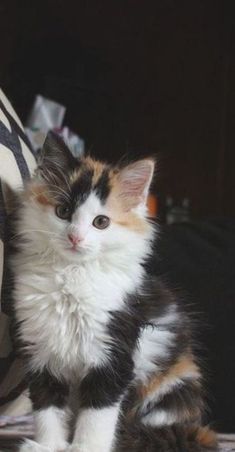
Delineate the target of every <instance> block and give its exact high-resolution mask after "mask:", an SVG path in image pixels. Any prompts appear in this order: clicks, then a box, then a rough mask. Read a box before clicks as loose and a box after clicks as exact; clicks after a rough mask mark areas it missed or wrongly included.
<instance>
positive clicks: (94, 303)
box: [16, 261, 139, 378]
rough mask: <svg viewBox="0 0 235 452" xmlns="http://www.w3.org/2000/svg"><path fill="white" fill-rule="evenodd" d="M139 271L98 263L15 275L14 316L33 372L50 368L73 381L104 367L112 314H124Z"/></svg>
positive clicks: (42, 267) (39, 267)
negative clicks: (127, 293)
mask: <svg viewBox="0 0 235 452" xmlns="http://www.w3.org/2000/svg"><path fill="white" fill-rule="evenodd" d="M18 268H20V267H18ZM136 271H137V268H135V271H134V272H133V271H132V272H130V271H129V273H128V272H123V271H121V270H118V269H117V268H115V270H113V271H112V270H110V269H109V268H108V267H107V266H106V267H105V266H104V265H102V266H101V265H100V263H99V262H98V261H94V262H90V263H86V264H85V263H84V264H83V265H80V266H77V265H73V264H70V265H67V266H64V264H61V263H58V262H57V263H53V264H52V263H50V264H49V263H47V264H46V263H45V262H44V263H41V264H40V263H38V262H37V264H36V263H35V266H34V265H33V263H32V262H30V264H24V265H23V266H22V267H21V269H20V270H18V272H17V283H16V295H17V299H16V315H17V319H18V320H20V321H22V326H21V337H22V339H23V341H24V342H25V343H27V344H29V345H28V347H29V349H30V352H31V355H32V360H31V364H32V366H33V368H34V369H40V368H43V367H44V366H45V365H46V366H48V367H49V368H50V370H51V371H52V372H53V373H54V374H56V375H60V374H62V375H64V376H65V377H67V378H68V377H69V378H70V377H71V376H72V375H73V373H76V376H78V374H79V375H80V376H81V377H82V376H83V375H84V374H86V372H87V370H88V369H89V368H90V367H91V366H94V365H100V364H101V363H104V362H105V361H106V360H107V359H108V356H109V344H110V340H111V338H110V337H109V336H108V333H107V323H108V321H109V317H110V311H111V310H112V311H113V310H117V309H120V308H121V306H122V304H123V302H124V301H123V300H124V295H125V293H126V292H127V291H128V292H129V291H132V290H133V289H134V287H135V284H136V276H139V275H136ZM138 272H139V270H138V271H137V273H138Z"/></svg>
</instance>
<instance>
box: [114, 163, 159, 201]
mask: <svg viewBox="0 0 235 452" xmlns="http://www.w3.org/2000/svg"><path fill="white" fill-rule="evenodd" d="M154 166H155V164H154V160H152V159H143V160H138V161H137V162H135V163H131V164H130V165H128V166H126V167H125V168H123V169H122V170H121V171H120V173H119V184H120V187H119V190H120V191H119V193H120V195H121V197H122V198H123V199H124V200H126V201H127V204H128V205H129V207H130V208H132V207H135V206H137V205H139V204H145V202H146V199H147V196H148V191H149V187H150V184H151V181H152V178H153V173H154Z"/></svg>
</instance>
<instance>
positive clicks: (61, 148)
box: [39, 131, 77, 174]
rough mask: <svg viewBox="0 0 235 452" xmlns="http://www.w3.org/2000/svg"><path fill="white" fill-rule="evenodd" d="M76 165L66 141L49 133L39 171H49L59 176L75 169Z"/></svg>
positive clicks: (41, 155) (41, 156)
mask: <svg viewBox="0 0 235 452" xmlns="http://www.w3.org/2000/svg"><path fill="white" fill-rule="evenodd" d="M76 163H77V161H76V159H75V157H73V155H72V153H71V151H70V150H69V148H68V147H67V146H66V144H65V142H64V140H63V139H62V138H61V137H60V136H59V135H57V134H56V133H55V132H52V131H51V132H48V134H47V136H46V139H45V142H44V145H43V147H42V150H41V153H40V155H39V170H41V171H42V172H43V170H44V169H48V170H49V171H52V172H54V173H58V174H59V173H61V171H62V172H67V171H68V170H71V169H73V168H74V166H75V165H76Z"/></svg>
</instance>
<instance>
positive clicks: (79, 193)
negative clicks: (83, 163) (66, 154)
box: [71, 169, 94, 209]
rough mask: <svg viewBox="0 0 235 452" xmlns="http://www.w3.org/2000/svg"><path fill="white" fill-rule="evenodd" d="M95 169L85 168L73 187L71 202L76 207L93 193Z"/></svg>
mask: <svg viewBox="0 0 235 452" xmlns="http://www.w3.org/2000/svg"><path fill="white" fill-rule="evenodd" d="M93 174H94V171H93V170H92V169H84V170H83V171H82V173H81V175H80V176H79V178H78V180H77V181H76V182H74V183H73V185H72V187H71V202H72V205H73V206H74V209H75V207H76V206H77V205H81V204H83V203H84V202H85V201H86V199H87V198H88V196H89V194H90V193H91V189H92V177H93Z"/></svg>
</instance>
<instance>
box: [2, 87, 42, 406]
mask: <svg viewBox="0 0 235 452" xmlns="http://www.w3.org/2000/svg"><path fill="white" fill-rule="evenodd" d="M34 168H35V158H34V155H33V153H32V150H31V146H30V143H29V141H28V139H27V137H26V135H25V133H24V130H23V126H22V124H21V122H20V120H19V118H18V116H17V115H16V113H15V111H14V109H13V108H12V106H11V104H10V103H9V101H8V99H7V98H6V96H5V95H4V93H3V92H2V90H0V181H1V183H0V294H1V298H0V303H1V312H0V414H5V413H7V414H11V407H13V406H14V407H15V405H16V400H18V399H19V400H20V403H21V404H22V397H23V398H24V396H23V395H22V388H23V370H22V363H21V362H20V361H19V359H18V358H17V357H16V356H15V353H14V350H13V348H12V344H11V341H10V336H9V325H10V307H9V303H8V299H9V297H10V292H11V284H10V281H11V279H10V277H9V272H8V270H7V266H6V265H4V262H6V256H4V239H5V238H6V234H7V229H6V216H7V209H8V205H7V197H6V195H5V194H6V191H5V190H4V182H6V183H7V184H8V185H9V186H10V187H12V188H13V189H17V188H20V187H21V186H22V184H23V181H24V180H25V179H27V178H29V177H30V174H31V173H32V172H33V170H34ZM4 193H5V194H4ZM17 398H18V399H17ZM23 405H24V404H23ZM23 405H22V406H23ZM20 411H21V410H20V409H19V410H17V408H16V409H14V410H13V413H14V414H15V413H17V414H21V413H20ZM22 411H25V409H24V408H22Z"/></svg>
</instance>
